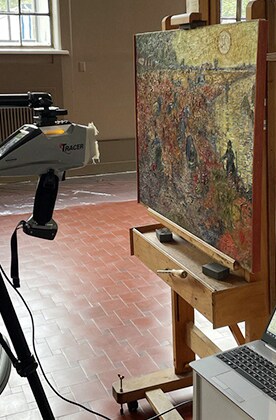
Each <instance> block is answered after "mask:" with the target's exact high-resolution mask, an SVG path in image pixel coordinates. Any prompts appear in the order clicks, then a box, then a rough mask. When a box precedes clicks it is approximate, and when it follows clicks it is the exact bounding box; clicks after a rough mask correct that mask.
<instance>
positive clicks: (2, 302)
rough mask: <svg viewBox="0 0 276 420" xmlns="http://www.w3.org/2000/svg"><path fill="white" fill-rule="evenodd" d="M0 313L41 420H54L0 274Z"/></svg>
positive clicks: (34, 363) (35, 365)
mask: <svg viewBox="0 0 276 420" xmlns="http://www.w3.org/2000/svg"><path fill="white" fill-rule="evenodd" d="M0 312H1V315H2V318H3V321H4V324H5V326H6V328H7V331H8V334H9V336H10V339H11V341H12V344H13V347H14V350H15V352H16V354H17V357H18V360H19V361H20V365H21V367H20V370H22V371H24V375H22V376H26V378H27V379H28V381H29V384H30V387H31V389H32V391H33V394H34V397H35V400H36V402H37V405H38V408H39V410H40V413H41V415H42V418H43V419H44V420H55V417H54V415H53V412H52V410H51V407H50V405H49V402H48V400H47V397H46V395H45V392H44V389H43V387H42V384H41V382H40V379H39V376H38V374H37V372H36V368H37V364H36V362H35V360H34V358H33V356H32V354H31V352H30V349H29V347H28V344H27V341H26V339H25V336H24V334H23V331H22V328H21V325H20V323H19V321H18V318H17V315H16V313H15V310H14V307H13V304H12V302H11V299H10V296H9V294H8V291H7V288H6V286H5V283H4V280H3V277H2V275H1V273H0Z"/></svg>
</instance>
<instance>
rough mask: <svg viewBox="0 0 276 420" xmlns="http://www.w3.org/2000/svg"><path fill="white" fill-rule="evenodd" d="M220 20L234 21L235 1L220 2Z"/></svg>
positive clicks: (225, 0)
mask: <svg viewBox="0 0 276 420" xmlns="http://www.w3.org/2000/svg"><path fill="white" fill-rule="evenodd" d="M220 7H221V9H220V10H221V12H220V14H221V20H227V21H229V22H230V20H231V21H234V22H235V21H236V7H237V0H221V2H220Z"/></svg>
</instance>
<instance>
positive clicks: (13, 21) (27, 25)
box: [0, 0, 53, 48]
mask: <svg viewBox="0 0 276 420" xmlns="http://www.w3.org/2000/svg"><path fill="white" fill-rule="evenodd" d="M51 3H52V2H51V1H50V0H0V48H1V47H17V48H18V47H39V48H40V47H48V48H49V47H53V40H52V14H51Z"/></svg>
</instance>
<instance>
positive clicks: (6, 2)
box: [0, 0, 18, 13]
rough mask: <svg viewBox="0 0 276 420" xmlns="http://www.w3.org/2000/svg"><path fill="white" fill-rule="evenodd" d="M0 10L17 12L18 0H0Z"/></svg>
mask: <svg viewBox="0 0 276 420" xmlns="http://www.w3.org/2000/svg"><path fill="white" fill-rule="evenodd" d="M0 12H12V13H18V0H0Z"/></svg>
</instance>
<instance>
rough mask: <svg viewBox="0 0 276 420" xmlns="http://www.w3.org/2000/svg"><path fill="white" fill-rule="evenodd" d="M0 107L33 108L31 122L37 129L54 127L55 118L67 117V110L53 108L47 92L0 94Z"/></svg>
mask: <svg viewBox="0 0 276 420" xmlns="http://www.w3.org/2000/svg"><path fill="white" fill-rule="evenodd" d="M0 107H29V108H33V110H34V115H33V119H34V121H33V122H34V124H35V125H36V126H37V127H45V126H51V125H55V124H56V121H57V116H60V115H67V109H61V108H59V107H57V106H53V100H52V96H51V95H50V93H47V92H28V93H15V94H1V95H0Z"/></svg>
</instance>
